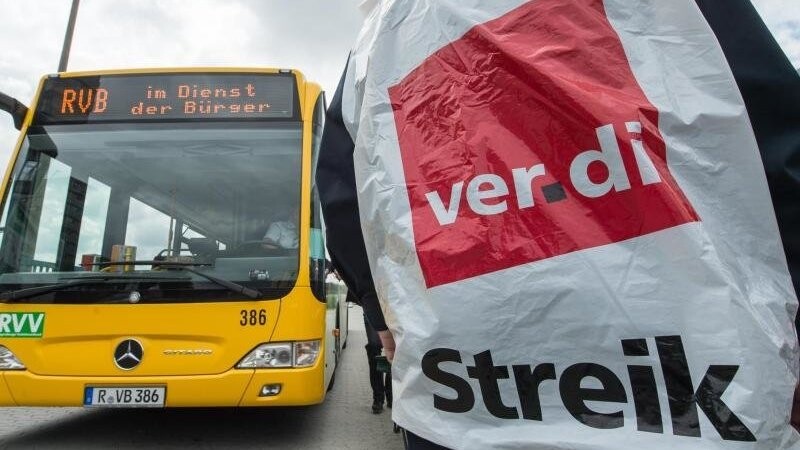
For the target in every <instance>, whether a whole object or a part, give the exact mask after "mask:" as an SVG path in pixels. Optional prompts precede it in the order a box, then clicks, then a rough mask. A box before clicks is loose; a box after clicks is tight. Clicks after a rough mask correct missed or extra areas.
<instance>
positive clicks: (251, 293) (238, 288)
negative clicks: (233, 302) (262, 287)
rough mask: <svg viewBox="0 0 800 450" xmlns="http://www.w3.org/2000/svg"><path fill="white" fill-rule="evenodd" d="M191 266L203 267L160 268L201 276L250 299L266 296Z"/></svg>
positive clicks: (169, 265) (167, 266) (168, 266)
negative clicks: (193, 267)
mask: <svg viewBox="0 0 800 450" xmlns="http://www.w3.org/2000/svg"><path fill="white" fill-rule="evenodd" d="M154 262H155V261H154ZM190 265H201V264H183V265H173V264H172V263H163V264H159V267H163V268H165V269H177V270H182V271H184V272H189V273H193V274H195V275H200V276H201V277H203V278H205V279H206V280H208V281H211V282H213V283H216V284H218V285H220V286H224V287H226V288H228V289H230V290H231V291H233V292H236V293H237V294H242V295H246V296H248V297H250V298H261V297H263V296H264V294H262V293H261V291H259V290H257V289H250V288H249V287H246V286H242V285H241V284H238V283H234V282H233V281H228V280H225V279H222V278H217V277H215V276H213V275H209V274H207V273H203V272H200V271H199V270H195V269H192V268H191V267H188V266H190Z"/></svg>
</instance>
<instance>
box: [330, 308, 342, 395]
mask: <svg viewBox="0 0 800 450" xmlns="http://www.w3.org/2000/svg"><path fill="white" fill-rule="evenodd" d="M336 330H337V331H338V330H340V328H339V310H338V308H337V310H336ZM340 339H341V334H340V333H336V340H335V343H334V347H333V352H334V355H333V356H334V366H333V374H332V375H331V381H329V382H328V391H330V390H331V389H333V382H334V381H336V372H338V371H339V360H340V359H341V356H340V355H341V353H342V347H341V342H340Z"/></svg>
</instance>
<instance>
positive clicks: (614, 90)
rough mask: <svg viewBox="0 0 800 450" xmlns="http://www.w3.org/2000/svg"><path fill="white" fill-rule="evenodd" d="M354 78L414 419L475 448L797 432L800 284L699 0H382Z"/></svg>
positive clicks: (369, 241)
mask: <svg viewBox="0 0 800 450" xmlns="http://www.w3.org/2000/svg"><path fill="white" fill-rule="evenodd" d="M342 94H343V97H342V115H343V118H344V121H345V124H346V125H347V128H348V130H349V132H350V134H351V136H352V138H353V140H354V142H355V150H354V154H353V158H354V164H355V173H356V182H357V188H358V197H359V198H358V202H359V208H360V214H361V227H362V230H363V234H364V240H365V243H366V247H367V253H368V255H369V260H370V267H371V270H372V274H373V277H374V280H375V286H376V289H377V291H378V295H379V298H380V299H381V302H382V303H383V306H384V308H383V309H384V311H385V313H386V316H387V322H388V324H389V326H390V328H391V329H392V330H393V331H395V339H396V341H397V353H396V358H395V361H394V363H393V375H394V381H395V389H394V391H395V399H396V400H395V409H394V411H393V413H394V414H393V416H394V420H395V421H396V422H397V423H398V424H399V425H401V426H404V427H407V428H408V429H409V430H411V431H413V432H414V433H416V434H419V435H421V436H422V437H424V438H427V439H429V440H432V441H434V442H437V443H441V444H443V445H446V446H448V447H452V448H458V449H486V448H520V449H529V448H548V449H578V448H580V449H588V448H592V449H601V448H602V449H622V448H625V449H641V448H648V449H671V448H704V449H705V448H748V449H751V448H758V449H777V448H795V447H797V446H798V445H799V444H798V434H797V432H796V431H794V430H793V429H792V428H791V427H789V426H788V417H789V412H790V407H791V400H792V393H793V390H794V386H795V384H796V382H797V361H798V353H797V344H796V339H797V338H796V335H795V332H794V328H793V319H794V313H795V311H796V308H797V306H796V303H797V300H796V298H795V294H794V291H793V288H792V286H791V282H790V279H789V274H788V272H787V268H786V262H785V259H784V257H783V250H782V247H781V243H780V239H779V237H778V230H777V226H776V222H775V215H774V212H773V210H772V205H771V203H770V196H769V191H768V189H767V184H766V180H765V176H764V170H763V166H762V164H761V161H760V159H759V153H758V148H757V145H756V141H755V138H754V134H753V130H752V128H751V126H750V122H749V120H748V116H747V111H746V109H745V106H744V103H743V101H742V97H741V95H740V93H739V90H738V89H737V86H736V83H735V81H734V79H733V76H732V74H731V71H730V68H729V66H728V64H727V63H726V60H725V56H724V55H723V53H722V50H721V49H720V47H719V44H718V42H717V40H716V39H715V36H714V34H713V33H712V31H711V29H710V27H709V25H708V24H707V23H706V21H705V20H704V19H703V16H702V15H701V14H700V11H699V10H698V8H697V6H696V5H695V3H694V2H692V1H691V0H672V1H668V2H667V1H657V0H640V1H624V0H605V1H601V0H576V1H563V0H534V1H528V2H524V1H520V0H496V1H491V2H487V1H478V0H458V1H456V0H417V1H401V0H397V1H384V2H382V3H381V4H380V5H379V6H378V7H377V8H376V9H375V10H374V11H373V12H372V13H371V15H370V16H369V17H368V18H367V20H366V23H365V26H364V29H363V30H362V33H361V35H360V37H359V41H358V43H357V44H356V46H355V48H354V50H353V54H352V55H351V58H350V62H349V66H348V69H347V75H346V78H345V81H344V84H343V90H342Z"/></svg>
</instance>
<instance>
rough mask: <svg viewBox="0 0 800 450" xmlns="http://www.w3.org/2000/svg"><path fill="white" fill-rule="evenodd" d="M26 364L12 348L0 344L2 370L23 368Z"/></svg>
mask: <svg viewBox="0 0 800 450" xmlns="http://www.w3.org/2000/svg"><path fill="white" fill-rule="evenodd" d="M23 369H25V365H24V364H22V361H20V360H19V359H17V357H16V356H14V354H13V353H11V350H9V349H7V348H5V347H3V346H2V345H0V370H23Z"/></svg>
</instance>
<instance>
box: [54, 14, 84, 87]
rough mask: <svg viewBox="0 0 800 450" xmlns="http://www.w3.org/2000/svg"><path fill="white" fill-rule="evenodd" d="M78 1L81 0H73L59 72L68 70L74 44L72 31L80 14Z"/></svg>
mask: <svg viewBox="0 0 800 450" xmlns="http://www.w3.org/2000/svg"><path fill="white" fill-rule="evenodd" d="M78 3H80V0H72V9H71V10H70V12H69V21H68V22H67V33H66V34H65V35H64V47H63V48H62V49H61V60H60V61H59V62H58V71H59V72H64V71H66V70H67V62H68V61H69V49H70V47H71V46H72V33H73V32H74V31H75V18H76V17H77V16H78Z"/></svg>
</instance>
